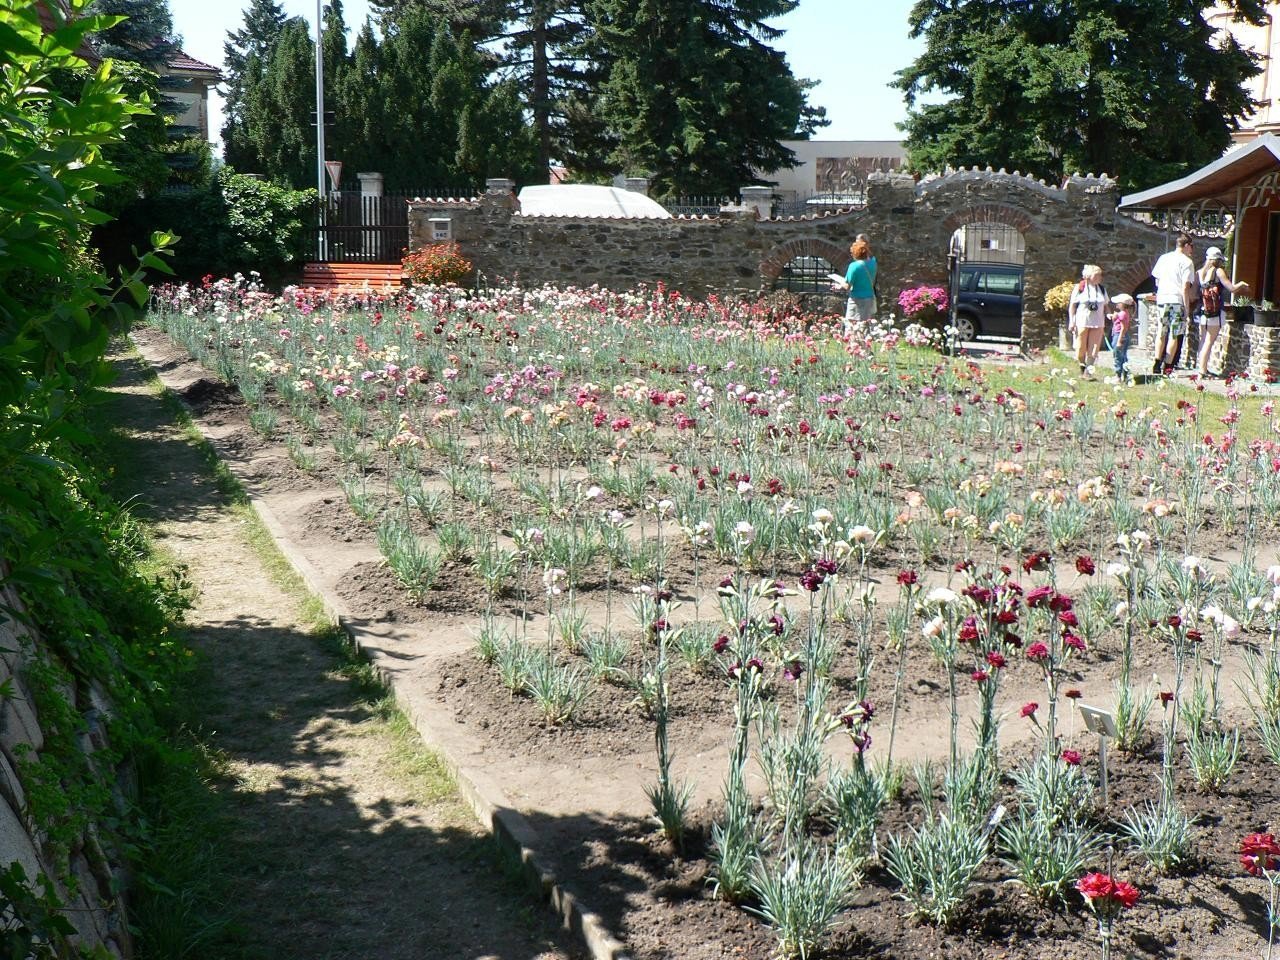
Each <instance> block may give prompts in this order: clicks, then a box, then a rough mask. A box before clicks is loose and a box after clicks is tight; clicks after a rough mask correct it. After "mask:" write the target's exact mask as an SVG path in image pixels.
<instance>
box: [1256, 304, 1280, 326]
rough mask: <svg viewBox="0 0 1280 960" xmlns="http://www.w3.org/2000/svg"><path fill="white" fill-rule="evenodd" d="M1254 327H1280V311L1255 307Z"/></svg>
mask: <svg viewBox="0 0 1280 960" xmlns="http://www.w3.org/2000/svg"><path fill="white" fill-rule="evenodd" d="M1253 325H1254V326H1255V327H1275V326H1280V310H1263V309H1262V308H1261V307H1254V308H1253Z"/></svg>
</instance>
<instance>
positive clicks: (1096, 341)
mask: <svg viewBox="0 0 1280 960" xmlns="http://www.w3.org/2000/svg"><path fill="white" fill-rule="evenodd" d="M1109 305H1110V304H1109V303H1108V297H1107V288H1106V287H1105V286H1103V285H1102V268H1101V267H1100V266H1098V265H1097V264H1094V263H1086V264H1085V265H1084V269H1083V270H1081V271H1080V282H1079V283H1078V284H1076V288H1075V289H1074V290H1072V291H1071V303H1070V306H1069V307H1068V311H1069V317H1070V322H1069V328H1070V329H1071V331H1072V332H1073V333H1075V335H1076V361H1077V362H1078V363H1079V364H1080V372H1081V373H1082V374H1085V375H1086V376H1092V375H1093V365H1094V363H1095V361H1097V359H1098V348H1099V347H1100V346H1102V329H1103V326H1104V325H1105V324H1106V322H1107V307H1108V306H1109Z"/></svg>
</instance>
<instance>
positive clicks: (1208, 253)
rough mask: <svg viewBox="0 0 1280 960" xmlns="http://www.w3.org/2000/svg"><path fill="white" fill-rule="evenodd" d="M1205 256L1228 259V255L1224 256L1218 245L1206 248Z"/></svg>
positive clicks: (1210, 258) (1209, 258)
mask: <svg viewBox="0 0 1280 960" xmlns="http://www.w3.org/2000/svg"><path fill="white" fill-rule="evenodd" d="M1204 258H1205V259H1206V260H1225V259H1227V258H1226V257H1224V256H1223V255H1222V251H1221V250H1219V249H1218V248H1217V247H1210V248H1209V249H1208V250H1206V251H1205V252H1204Z"/></svg>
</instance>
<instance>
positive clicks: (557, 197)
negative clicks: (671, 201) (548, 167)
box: [517, 183, 671, 220]
mask: <svg viewBox="0 0 1280 960" xmlns="http://www.w3.org/2000/svg"><path fill="white" fill-rule="evenodd" d="M517 199H518V200H519V201H520V213H521V214H523V215H524V216H532V217H537V216H542V217H628V218H638V219H647V220H669V219H670V218H671V214H669V213H668V212H667V211H666V209H665V208H664V207H663V206H662V204H660V203H658V202H657V201H656V200H653V199H650V198H649V197H646V196H645V195H644V194H643V193H632V192H631V191H630V190H622V189H620V188H618V187H600V186H595V185H594V184H587V183H556V184H548V185H546V186H537V187H524V188H522V189H521V190H520V193H519V194H517Z"/></svg>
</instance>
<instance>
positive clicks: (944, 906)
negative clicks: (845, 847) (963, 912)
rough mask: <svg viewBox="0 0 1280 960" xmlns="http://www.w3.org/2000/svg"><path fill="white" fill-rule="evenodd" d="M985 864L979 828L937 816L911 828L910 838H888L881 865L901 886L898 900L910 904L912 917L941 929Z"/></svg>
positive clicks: (984, 852) (983, 840)
mask: <svg viewBox="0 0 1280 960" xmlns="http://www.w3.org/2000/svg"><path fill="white" fill-rule="evenodd" d="M986 858H987V841H986V838H985V837H984V836H983V832H982V827H981V825H979V824H972V823H968V822H966V821H965V820H963V819H959V820H952V819H950V818H948V817H947V816H946V815H945V814H940V815H938V816H937V817H935V818H934V819H932V820H929V821H927V822H926V823H925V824H924V826H922V827H920V828H919V829H915V828H913V829H912V835H911V836H910V837H907V838H905V839H903V838H899V837H893V836H891V837H890V838H889V843H888V846H887V847H886V849H885V852H884V865H885V869H887V870H888V871H889V873H890V875H891V876H892V877H893V878H894V879H895V880H897V881H898V883H900V884H901V885H902V889H901V891H899V894H900V896H901V897H902V898H903V899H904V900H906V901H907V902H908V903H909V904H911V912H912V914H913V915H914V916H917V917H922V918H924V919H927V920H929V921H931V922H932V923H935V924H937V925H939V926H945V925H946V924H948V923H950V922H951V921H952V920H953V919H955V916H956V914H957V913H959V911H960V907H961V906H962V905H963V904H964V896H965V893H967V892H968V890H969V885H970V884H971V883H972V882H973V875H974V874H975V873H977V871H978V867H980V866H982V862H983V861H984V860H986Z"/></svg>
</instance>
